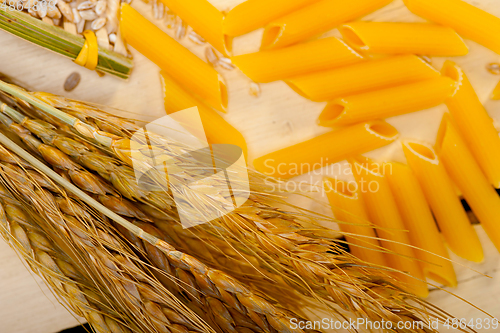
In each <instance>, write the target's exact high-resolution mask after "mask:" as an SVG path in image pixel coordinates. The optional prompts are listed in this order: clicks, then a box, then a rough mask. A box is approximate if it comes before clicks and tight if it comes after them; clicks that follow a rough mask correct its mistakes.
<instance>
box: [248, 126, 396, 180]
mask: <svg viewBox="0 0 500 333" xmlns="http://www.w3.org/2000/svg"><path fill="white" fill-rule="evenodd" d="M398 136H399V133H398V131H397V130H396V129H395V128H394V127H392V126H391V125H389V124H387V123H386V122H383V121H371V122H367V123H362V124H357V125H354V126H351V127H346V128H342V129H340V130H338V131H332V132H329V133H326V134H323V135H320V136H318V137H315V138H313V139H310V140H307V141H305V142H301V143H299V144H296V145H293V146H290V147H287V148H284V149H281V150H278V151H275V152H273V153H270V154H267V155H264V156H262V157H259V158H257V159H256V160H254V162H253V163H254V166H255V169H257V171H260V172H262V173H263V174H266V175H269V176H273V177H277V178H291V177H295V176H298V175H301V174H304V173H307V172H310V171H313V170H316V169H318V168H322V167H325V166H327V165H330V164H333V163H336V162H339V161H342V160H344V159H346V158H347V157H349V156H352V155H355V154H362V153H366V152H368V151H371V150H374V149H377V148H380V147H383V146H385V145H388V144H389V143H391V142H393V141H394V140H396V139H397V137H398ZM339 143H341V144H339Z"/></svg>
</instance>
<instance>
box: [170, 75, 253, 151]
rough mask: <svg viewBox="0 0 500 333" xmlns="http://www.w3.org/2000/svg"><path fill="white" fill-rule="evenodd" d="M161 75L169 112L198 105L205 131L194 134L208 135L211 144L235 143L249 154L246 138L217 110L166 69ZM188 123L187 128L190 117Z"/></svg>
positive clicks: (201, 137) (200, 136)
mask: <svg viewBox="0 0 500 333" xmlns="http://www.w3.org/2000/svg"><path fill="white" fill-rule="evenodd" d="M161 77H162V83H163V89H164V93H165V111H166V112H167V114H172V113H174V112H177V111H180V110H184V109H187V108H190V107H193V106H196V107H198V113H199V115H200V118H201V122H202V125H203V129H204V130H205V133H193V134H194V135H196V136H197V137H198V138H200V139H204V138H205V136H206V139H207V140H208V143H210V144H217V143H219V144H220V143H226V144H234V145H236V146H238V147H240V148H241V149H242V150H243V153H244V154H245V156H247V144H246V142H245V138H244V137H243V135H241V133H240V132H238V130H236V129H235V128H234V127H233V126H231V125H230V124H229V123H228V122H227V121H225V120H224V118H222V117H221V116H220V115H219V114H218V113H217V112H215V111H214V110H212V109H210V108H209V107H207V106H206V105H204V104H203V103H201V102H199V101H198V100H196V99H195V98H194V97H193V96H192V95H190V94H189V93H188V92H186V90H184V89H183V88H182V87H181V86H180V85H179V84H178V83H177V82H175V80H174V79H172V78H171V77H170V76H169V75H168V74H167V73H165V72H164V71H162V72H161ZM186 123H187V128H190V127H189V120H188V119H186Z"/></svg>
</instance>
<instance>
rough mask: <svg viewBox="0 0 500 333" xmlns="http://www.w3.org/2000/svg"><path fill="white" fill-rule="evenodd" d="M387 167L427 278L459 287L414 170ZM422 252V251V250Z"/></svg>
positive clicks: (406, 226) (400, 211)
mask: <svg viewBox="0 0 500 333" xmlns="http://www.w3.org/2000/svg"><path fill="white" fill-rule="evenodd" d="M389 165H390V168H388V167H385V166H384V168H383V169H384V170H390V172H387V173H386V177H387V180H388V181H389V185H390V187H391V191H392V194H393V196H394V199H395V200H396V204H397V206H398V209H399V213H400V214H401V217H402V219H403V222H404V225H405V228H406V229H407V230H408V235H409V237H410V242H411V244H412V245H413V246H416V247H417V248H418V249H414V252H415V255H416V257H417V259H419V260H420V262H419V265H420V266H421V267H422V270H423V272H424V275H425V276H426V277H428V278H430V279H432V280H434V281H436V282H438V283H439V284H442V285H445V286H447V287H456V286H457V276H456V274H455V270H454V269H453V265H452V264H451V262H450V261H449V260H447V259H449V256H448V251H447V250H446V247H445V246H444V242H443V239H442V238H441V235H440V234H439V230H438V228H437V226H436V222H435V221H434V217H433V216H432V213H431V210H430V208H429V205H428V204H427V201H426V199H425V195H424V193H423V192H422V189H421V188H420V185H419V184H418V181H417V179H416V178H415V175H414V174H413V172H412V171H411V169H410V168H409V167H408V166H407V165H404V164H401V163H389ZM420 249H421V250H420Z"/></svg>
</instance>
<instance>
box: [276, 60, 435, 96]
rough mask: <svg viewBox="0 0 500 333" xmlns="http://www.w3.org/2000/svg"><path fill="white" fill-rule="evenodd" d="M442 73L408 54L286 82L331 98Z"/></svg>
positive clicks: (300, 91) (305, 92) (307, 92)
mask: <svg viewBox="0 0 500 333" xmlns="http://www.w3.org/2000/svg"><path fill="white" fill-rule="evenodd" d="M439 76H440V75H439V72H438V71H437V70H435V69H434V68H432V66H430V65H429V64H428V63H426V62H425V61H424V60H422V59H421V58H419V57H417V56H414V55H405V56H394V57H387V58H381V59H376V60H370V61H364V62H361V63H358V64H353V65H350V66H346V67H341V68H336V69H332V70H329V71H325V72H317V73H312V74H306V75H302V76H298V77H295V78H291V79H287V80H285V82H286V83H287V84H288V85H289V86H290V87H291V88H292V89H293V90H295V91H296V92H297V93H298V94H300V95H301V96H304V97H306V98H309V99H311V100H313V101H329V100H333V99H335V98H338V97H346V96H350V95H354V94H360V93H364V92H367V91H371V90H378V89H383V88H389V87H393V86H397V85H401V84H406V83H412V82H416V81H421V80H426V79H434V78H437V77H439Z"/></svg>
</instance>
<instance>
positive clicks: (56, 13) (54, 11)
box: [47, 6, 62, 19]
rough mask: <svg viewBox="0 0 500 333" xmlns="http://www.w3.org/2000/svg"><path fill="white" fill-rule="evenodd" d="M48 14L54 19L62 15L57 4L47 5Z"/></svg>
mask: <svg viewBox="0 0 500 333" xmlns="http://www.w3.org/2000/svg"><path fill="white" fill-rule="evenodd" d="M47 16H48V17H50V18H53V19H60V18H61V17H62V15H61V12H60V11H59V9H57V7H55V6H54V7H52V6H48V7H47Z"/></svg>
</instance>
